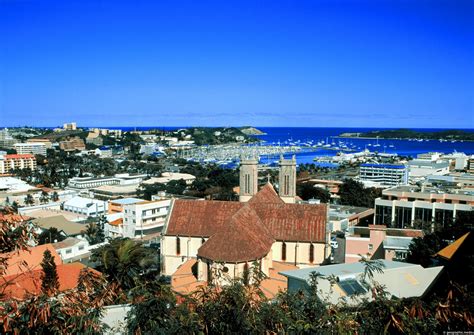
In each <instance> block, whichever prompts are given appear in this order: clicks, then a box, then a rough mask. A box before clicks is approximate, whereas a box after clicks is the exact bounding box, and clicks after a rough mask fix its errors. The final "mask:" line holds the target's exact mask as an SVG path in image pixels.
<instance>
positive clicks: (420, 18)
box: [0, 1, 474, 128]
mask: <svg viewBox="0 0 474 335" xmlns="http://www.w3.org/2000/svg"><path fill="white" fill-rule="evenodd" d="M473 10H474V5H473V3H472V2H470V1H456V2H450V1H431V2H404V1H390V2H375V1H336V2H334V1H318V2H306V1H303V2H298V3H292V2H284V1H279V2H259V3H254V2H245V3H242V2H238V3H237V2H236V3H218V2H200V3H199V4H196V3H193V2H187V1H185V2H180V3H179V5H178V4H175V3H159V4H157V3H152V2H146V1H145V2H138V3H131V2H130V3H129V2H111V1H103V2H99V3H97V2H79V1H71V2H55V1H37V2H36V1H31V2H29V1H28V2H23V1H20V2H15V1H3V2H1V3H0V42H1V44H2V45H3V46H6V47H5V48H4V50H3V52H2V53H0V71H1V72H0V74H1V75H0V115H1V116H0V126H7V127H11V126H21V125H25V124H27V125H33V126H40V127H41V126H55V125H60V124H62V123H64V122H69V121H76V122H77V123H78V124H79V125H83V126H102V127H103V126H117V127H123V126H137V127H140V126H150V125H159V126H242V125H255V126H261V127H265V126H273V127H285V126H299V127H305V126H306V127H311V126H313V127H338V126H339V127H340V126H341V125H342V126H344V127H368V128H371V127H383V128H397V127H405V128H407V127H409V128H473V116H472V115H474V113H473V112H474V101H473V97H472V92H473V91H474V79H473V78H474V65H473V63H472V59H473V56H474V51H473V48H472V45H473V42H474V23H473V22H474V20H472V13H473Z"/></svg>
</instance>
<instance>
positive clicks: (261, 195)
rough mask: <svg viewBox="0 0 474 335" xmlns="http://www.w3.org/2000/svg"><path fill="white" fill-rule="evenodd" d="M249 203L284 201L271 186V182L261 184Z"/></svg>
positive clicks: (279, 202) (277, 202)
mask: <svg viewBox="0 0 474 335" xmlns="http://www.w3.org/2000/svg"><path fill="white" fill-rule="evenodd" d="M249 203H251V204H256V203H272V204H283V203H284V201H283V200H281V198H280V197H279V196H278V194H277V193H276V192H275V189H274V188H273V186H272V184H270V183H267V184H265V186H263V187H262V188H261V189H260V191H259V192H258V193H257V194H255V195H254V196H253V197H252V198H251V199H250V200H249Z"/></svg>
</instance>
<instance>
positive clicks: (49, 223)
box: [33, 215, 86, 235]
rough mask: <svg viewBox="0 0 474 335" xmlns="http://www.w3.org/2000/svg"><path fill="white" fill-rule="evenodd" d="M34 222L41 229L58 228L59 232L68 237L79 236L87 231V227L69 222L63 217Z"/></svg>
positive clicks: (51, 217) (39, 219)
mask: <svg viewBox="0 0 474 335" xmlns="http://www.w3.org/2000/svg"><path fill="white" fill-rule="evenodd" d="M33 222H34V223H35V224H36V225H37V226H38V227H40V228H43V229H49V228H56V229H57V230H59V231H63V232H64V233H66V235H79V234H81V233H82V232H83V231H85V230H86V225H83V224H80V223H76V222H71V221H68V220H67V219H66V218H65V217H64V216H62V215H56V216H50V217H45V218H38V219H35V220H33Z"/></svg>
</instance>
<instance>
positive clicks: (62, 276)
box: [0, 262, 95, 300]
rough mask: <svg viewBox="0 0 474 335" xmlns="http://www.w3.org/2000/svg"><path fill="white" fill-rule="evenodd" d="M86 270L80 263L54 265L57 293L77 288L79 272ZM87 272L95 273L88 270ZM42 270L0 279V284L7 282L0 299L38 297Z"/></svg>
mask: <svg viewBox="0 0 474 335" xmlns="http://www.w3.org/2000/svg"><path fill="white" fill-rule="evenodd" d="M84 268H86V266H85V265H84V264H81V263H78V262H76V263H70V264H61V265H56V271H57V273H58V279H59V291H61V292H62V291H66V290H70V289H73V288H75V287H76V286H77V283H78V279H79V275H80V273H81V270H82V269H84ZM88 270H89V271H95V270H92V269H89V268H88ZM42 274H43V270H42V269H39V270H35V271H27V272H24V273H21V274H19V275H11V276H5V277H1V278H0V283H2V284H3V283H4V282H8V284H7V286H6V288H5V291H4V292H3V293H4V296H3V297H2V299H4V300H8V299H18V300H21V299H24V298H25V297H26V296H28V295H38V294H40V293H41V276H42Z"/></svg>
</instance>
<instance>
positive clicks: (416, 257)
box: [405, 233, 448, 267]
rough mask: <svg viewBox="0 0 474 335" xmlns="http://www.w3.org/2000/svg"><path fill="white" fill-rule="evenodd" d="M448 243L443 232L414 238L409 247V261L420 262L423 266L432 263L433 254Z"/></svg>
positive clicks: (407, 260) (407, 259)
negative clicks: (442, 235) (443, 237)
mask: <svg viewBox="0 0 474 335" xmlns="http://www.w3.org/2000/svg"><path fill="white" fill-rule="evenodd" d="M447 245H448V243H447V242H445V241H444V240H443V239H442V237H441V234H439V233H432V234H427V235H425V236H424V237H417V238H414V239H413V240H412V242H411V243H410V246H409V248H408V255H407V258H406V259H405V261H406V262H407V263H414V264H420V265H421V266H423V267H428V266H431V265H432V258H433V255H434V254H436V253H437V252H438V251H440V250H441V249H443V248H444V247H446V246H447Z"/></svg>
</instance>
